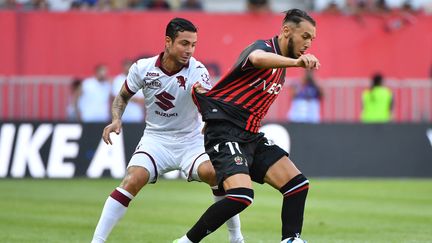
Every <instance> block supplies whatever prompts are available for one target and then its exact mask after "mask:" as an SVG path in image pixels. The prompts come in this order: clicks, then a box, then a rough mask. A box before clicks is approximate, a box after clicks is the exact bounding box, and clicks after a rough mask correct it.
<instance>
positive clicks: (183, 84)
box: [176, 76, 187, 90]
mask: <svg viewBox="0 0 432 243" xmlns="http://www.w3.org/2000/svg"><path fill="white" fill-rule="evenodd" d="M176 78H177V83H178V84H179V88H181V87H183V89H185V90H186V80H187V79H185V77H183V76H177V77H176Z"/></svg>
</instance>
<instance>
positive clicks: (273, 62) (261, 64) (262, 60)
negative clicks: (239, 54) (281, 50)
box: [249, 50, 320, 69]
mask: <svg viewBox="0 0 432 243" xmlns="http://www.w3.org/2000/svg"><path fill="white" fill-rule="evenodd" d="M249 61H250V62H251V63H252V65H253V66H254V67H256V68H286V67H303V68H307V69H318V68H319V66H320V63H319V61H318V59H317V58H316V57H315V56H314V55H312V54H305V55H301V56H300V57H299V58H297V59H294V58H289V57H284V56H281V55H278V54H275V53H271V52H265V51H263V50H255V51H253V52H252V53H251V54H249Z"/></svg>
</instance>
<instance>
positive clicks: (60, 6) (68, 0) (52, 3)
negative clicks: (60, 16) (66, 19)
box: [47, 0, 74, 12]
mask: <svg viewBox="0 0 432 243" xmlns="http://www.w3.org/2000/svg"><path fill="white" fill-rule="evenodd" d="M73 2H74V0H47V3H48V6H49V9H50V10H51V11H56V12H64V11H68V10H69V9H71V6H72V3H73Z"/></svg>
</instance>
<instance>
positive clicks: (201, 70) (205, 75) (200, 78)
mask: <svg viewBox="0 0 432 243" xmlns="http://www.w3.org/2000/svg"><path fill="white" fill-rule="evenodd" d="M190 78H191V79H192V84H195V83H197V82H198V83H200V84H201V86H202V87H203V88H205V89H207V90H210V89H211V88H212V84H211V80H210V74H209V72H208V70H207V68H206V67H205V66H204V65H203V64H202V63H200V62H197V63H196V66H195V68H194V70H193V72H192V75H191V77H190Z"/></svg>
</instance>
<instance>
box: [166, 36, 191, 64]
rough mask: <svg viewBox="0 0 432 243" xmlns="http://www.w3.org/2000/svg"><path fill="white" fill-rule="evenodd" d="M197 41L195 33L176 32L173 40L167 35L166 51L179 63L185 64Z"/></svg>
mask: <svg viewBox="0 0 432 243" xmlns="http://www.w3.org/2000/svg"><path fill="white" fill-rule="evenodd" d="M196 43H197V33H196V32H190V31H183V32H178V35H177V37H176V38H175V40H174V42H173V41H172V40H171V38H169V37H167V42H166V51H167V52H168V54H169V56H170V57H171V58H172V59H173V60H174V61H175V62H177V64H179V65H185V64H186V63H188V62H189V59H190V58H191V57H192V55H193V53H194V52H195V46H196Z"/></svg>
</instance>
